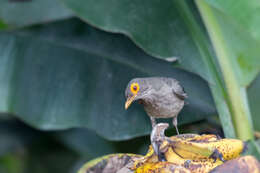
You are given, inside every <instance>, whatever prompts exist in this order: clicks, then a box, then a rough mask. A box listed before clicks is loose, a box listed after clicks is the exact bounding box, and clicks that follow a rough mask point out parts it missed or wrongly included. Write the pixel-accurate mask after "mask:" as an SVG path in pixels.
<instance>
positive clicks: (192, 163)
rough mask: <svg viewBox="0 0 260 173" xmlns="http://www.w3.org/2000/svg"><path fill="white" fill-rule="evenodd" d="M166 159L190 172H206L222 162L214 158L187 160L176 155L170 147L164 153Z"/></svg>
mask: <svg viewBox="0 0 260 173" xmlns="http://www.w3.org/2000/svg"><path fill="white" fill-rule="evenodd" d="M165 157H166V160H167V161H168V162H170V163H174V164H176V165H180V166H182V167H184V168H186V169H188V170H190V171H191V172H192V173H196V172H201V173H204V172H205V173H206V172H209V171H210V170H212V169H214V168H215V167H217V166H219V165H221V164H223V162H222V161H220V160H216V161H214V159H210V158H208V159H199V160H189V159H183V158H182V157H180V156H179V155H177V154H176V153H175V152H174V151H173V149H172V148H169V149H168V151H167V152H166V153H165Z"/></svg>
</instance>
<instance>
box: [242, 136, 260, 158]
mask: <svg viewBox="0 0 260 173" xmlns="http://www.w3.org/2000/svg"><path fill="white" fill-rule="evenodd" d="M243 155H253V156H255V157H256V158H257V159H258V160H259V159H260V146H259V143H258V142H257V141H255V140H250V141H248V142H247V149H246V150H245V152H244V153H243Z"/></svg>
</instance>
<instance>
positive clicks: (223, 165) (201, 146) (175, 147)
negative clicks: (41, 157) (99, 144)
mask: <svg viewBox="0 0 260 173" xmlns="http://www.w3.org/2000/svg"><path fill="white" fill-rule="evenodd" d="M167 127H168V125H166V124H164V123H160V124H158V125H156V126H155V128H154V130H153V132H152V135H151V143H152V145H150V147H149V150H148V152H147V154H146V155H145V156H141V155H134V154H111V155H107V156H104V157H102V158H98V159H95V160H93V161H91V162H89V163H87V164H86V165H84V166H83V167H82V168H81V169H80V171H79V173H99V172H102V173H223V172H240V173H241V172H243V173H247V172H248V173H249V172H250V173H251V172H252V173H260V163H259V161H258V160H257V159H256V158H254V157H253V156H243V157H240V155H241V153H242V152H243V151H244V150H245V148H246V144H245V143H244V142H243V141H241V140H237V139H221V138H219V137H218V136H215V135H196V134H183V135H177V136H173V137H166V136H165V135H164V130H165V129H166V128H167Z"/></svg>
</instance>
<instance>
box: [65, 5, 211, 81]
mask: <svg viewBox="0 0 260 173" xmlns="http://www.w3.org/2000/svg"><path fill="white" fill-rule="evenodd" d="M60 1H62V2H64V4H65V5H66V6H67V7H68V8H70V9H71V10H72V11H73V12H74V13H75V14H76V15H77V16H79V17H80V18H81V19H83V20H85V21H86V22H87V23H90V24H92V25H94V26H96V27H98V28H101V29H103V30H105V31H110V32H116V33H118V32H120V33H123V34H125V35H127V36H129V37H130V38H131V39H132V40H133V41H134V42H135V43H136V44H137V45H138V46H139V47H141V48H142V49H144V50H145V51H146V52H147V53H149V54H150V55H152V56H155V57H158V58H162V59H164V60H169V59H171V58H173V57H175V58H178V66H179V67H181V68H184V69H186V70H188V71H191V72H195V73H197V74H199V75H200V76H202V77H203V78H204V79H206V80H208V81H210V82H211V83H213V80H212V79H211V76H210V75H209V70H208V69H207V67H206V66H205V65H204V62H203V61H202V59H201V55H200V53H199V50H198V48H197V47H196V44H195V40H193V38H192V37H191V33H190V32H189V31H188V30H189V29H188V28H187V26H186V25H185V19H183V17H182V15H181V13H182V10H183V9H182V7H181V6H180V5H179V3H178V1H176V0H174V1H172V0H167V1H158V0H142V1H140V0H121V1H118V0H110V1H107V0H99V1H95V0H77V1H74V0H60ZM195 15H196V17H198V14H197V13H195ZM168 58H169V59H168Z"/></svg>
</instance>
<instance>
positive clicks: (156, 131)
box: [150, 123, 169, 161]
mask: <svg viewBox="0 0 260 173" xmlns="http://www.w3.org/2000/svg"><path fill="white" fill-rule="evenodd" d="M168 127H169V124H168V123H158V124H156V125H155V126H154V127H153V130H152V133H151V138H150V139H151V143H152V146H153V150H154V152H155V154H156V155H157V156H158V159H159V161H165V157H164V152H163V151H161V150H160V147H161V144H162V143H163V141H164V140H165V139H166V138H167V137H166V136H165V135H164V131H165V130H166V129H167V128H168Z"/></svg>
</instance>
